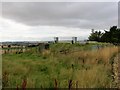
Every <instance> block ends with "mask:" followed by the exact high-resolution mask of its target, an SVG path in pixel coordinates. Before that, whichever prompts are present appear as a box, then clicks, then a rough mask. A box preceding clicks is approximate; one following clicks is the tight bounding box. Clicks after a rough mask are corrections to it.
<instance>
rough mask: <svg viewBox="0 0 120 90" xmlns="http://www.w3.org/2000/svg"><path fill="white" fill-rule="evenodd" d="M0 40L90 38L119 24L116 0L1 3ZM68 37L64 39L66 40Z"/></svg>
mask: <svg viewBox="0 0 120 90" xmlns="http://www.w3.org/2000/svg"><path fill="white" fill-rule="evenodd" d="M0 6H1V7H0V9H1V12H2V13H1V14H0V23H1V24H0V32H1V33H0V34H1V35H0V41H41V40H53V37H61V38H62V39H64V38H65V37H66V38H67V39H71V37H74V36H76V37H79V39H80V40H84V39H87V38H88V36H89V35H90V33H91V29H95V30H105V29H107V30H108V29H109V28H110V26H113V25H117V23H118V3H117V2H2V3H1V5H0ZM66 38H65V39H66Z"/></svg>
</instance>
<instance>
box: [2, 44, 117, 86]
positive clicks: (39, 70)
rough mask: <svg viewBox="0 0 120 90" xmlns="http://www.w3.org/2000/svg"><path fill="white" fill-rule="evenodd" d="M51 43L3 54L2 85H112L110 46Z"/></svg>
mask: <svg viewBox="0 0 120 90" xmlns="http://www.w3.org/2000/svg"><path fill="white" fill-rule="evenodd" d="M95 45H96V44H86V45H79V44H60V43H59V44H51V45H50V49H49V50H44V51H43V52H41V53H38V52H36V50H35V48H33V49H32V50H31V51H29V52H24V53H21V54H15V53H13V54H12V53H11V54H3V55H2V64H3V83H2V85H3V87H11V88H16V87H19V88H20V87H24V85H23V84H24V83H26V85H25V87H26V88H55V87H59V88H68V87H72V88H76V87H77V88H107V87H113V86H112V85H113V79H112V59H113V57H114V56H115V55H116V54H117V53H118V48H117V47H115V46H113V45H108V44H103V43H99V44H98V45H101V46H102V47H101V48H99V49H97V48H94V46H95Z"/></svg>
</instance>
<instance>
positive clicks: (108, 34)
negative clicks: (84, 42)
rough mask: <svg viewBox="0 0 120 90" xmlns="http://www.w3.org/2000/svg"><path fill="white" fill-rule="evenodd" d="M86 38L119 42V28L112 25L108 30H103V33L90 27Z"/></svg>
mask: <svg viewBox="0 0 120 90" xmlns="http://www.w3.org/2000/svg"><path fill="white" fill-rule="evenodd" d="M88 39H89V40H90V41H98V42H107V43H113V44H120V28H117V26H112V27H111V28H110V30H109V31H106V30H104V33H103V32H101V31H100V30H99V31H95V30H94V29H92V32H91V34H90V36H89V37H88Z"/></svg>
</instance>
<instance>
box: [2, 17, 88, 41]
mask: <svg viewBox="0 0 120 90" xmlns="http://www.w3.org/2000/svg"><path fill="white" fill-rule="evenodd" d="M0 20H1V22H2V24H0V33H1V35H0V41H41V40H53V37H55V36H58V37H61V38H62V37H63V39H64V38H68V39H71V37H73V36H77V37H79V38H80V39H79V40H83V39H87V37H88V36H89V33H90V30H89V29H79V28H72V27H71V28H68V27H62V26H36V27H33V26H27V25H24V24H21V23H16V22H14V21H12V20H8V19H3V18H0ZM84 31H86V32H85V33H84Z"/></svg>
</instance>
